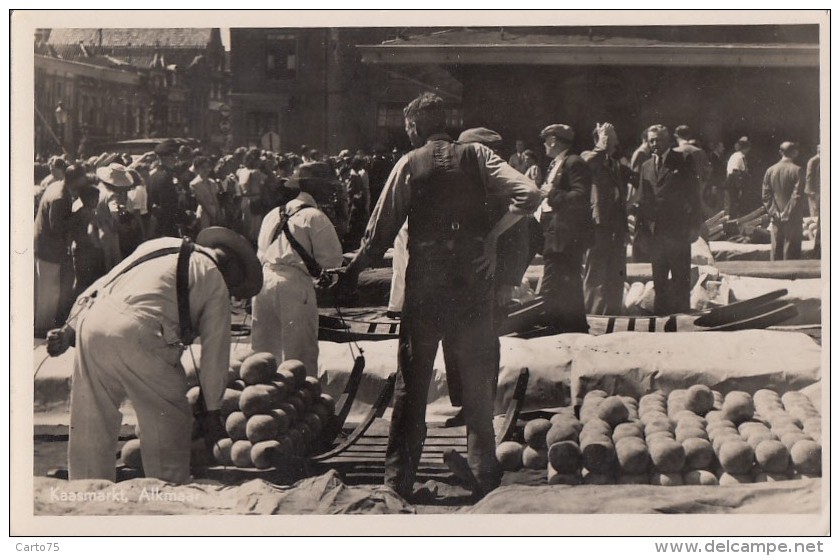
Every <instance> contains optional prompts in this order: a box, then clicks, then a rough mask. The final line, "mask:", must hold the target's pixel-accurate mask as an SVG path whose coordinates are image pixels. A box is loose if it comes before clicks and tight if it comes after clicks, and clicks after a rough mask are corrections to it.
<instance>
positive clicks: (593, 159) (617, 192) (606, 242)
mask: <svg viewBox="0 0 840 556" xmlns="http://www.w3.org/2000/svg"><path fill="white" fill-rule="evenodd" d="M592 135H593V138H594V140H595V148H594V149H593V150H591V151H586V152H584V153H582V154H581V155H580V157H581V158H582V159H583V160H584V161H586V163H587V164H588V165H589V169H590V171H591V172H592V220H593V224H594V232H595V233H594V237H593V241H592V246H591V247H590V248H589V251H588V252H587V254H586V265H585V270H584V275H583V290H584V299H585V301H586V312H587V313H588V314H590V315H620V314H621V309H622V303H621V302H622V297H623V296H624V280H625V276H626V258H627V254H626V251H625V244H626V239H627V211H626V209H625V204H624V200H625V199H626V198H627V183H628V181H629V180H630V175H629V169H626V168H624V167H622V166H621V165H620V164H619V163H618V161H617V160H615V159H614V158H613V153H614V152H615V149H616V146H618V136H617V135H616V133H615V128H614V127H613V125H612V124H609V123H604V124H603V125H596V126H595V130H594V132H593V134H592Z"/></svg>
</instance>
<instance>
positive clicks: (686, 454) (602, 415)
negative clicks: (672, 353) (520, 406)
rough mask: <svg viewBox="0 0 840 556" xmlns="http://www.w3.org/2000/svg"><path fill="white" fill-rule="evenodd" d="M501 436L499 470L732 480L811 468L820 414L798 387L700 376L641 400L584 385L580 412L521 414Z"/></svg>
mask: <svg viewBox="0 0 840 556" xmlns="http://www.w3.org/2000/svg"><path fill="white" fill-rule="evenodd" d="M523 436H524V441H525V444H524V445H522V444H520V443H518V442H503V443H502V444H500V445H499V446H498V448H497V453H496V455H497V457H498V459H499V461H500V463H501V465H502V467H503V468H504V469H505V470H510V471H513V470H517V469H520V468H521V467H525V468H529V469H546V468H547V470H548V482H549V483H550V484H566V485H575V484H652V485H661V486H679V485H731V484H742V483H753V482H767V481H782V480H792V479H802V478H812V477H819V476H820V475H821V470H822V446H821V418H820V414H819V412H818V411H817V410H816V408H815V407H814V405H813V404H812V403H811V401H810V399H809V398H808V397H807V396H805V395H804V394H802V393H800V392H787V393H785V394H783V395H779V394H778V393H777V392H775V391H773V390H768V389H763V390H758V391H757V392H755V393H754V394H752V395H751V394H749V393H747V392H743V391H731V392H729V393H727V394H726V396H723V395H721V393H720V392H717V391H714V390H712V389H710V388H709V387H707V386H704V385H694V386H691V387H690V388H687V389H677V390H673V391H671V392H668V393H665V392H663V391H656V392H651V393H648V394H645V395H643V396H642V397H641V398H640V399H639V400H636V399H635V398H633V397H630V396H610V395H607V393H606V392H604V391H602V390H593V391H590V392H588V393H587V394H586V395H585V396H584V398H583V403H582V405H581V407H580V411H579V418H578V417H576V416H575V415H574V414H573V413H571V412H569V413H559V414H556V415H554V416H553V417H552V418H551V419H550V420H548V419H534V420H532V421H529V422H528V423H527V424H526V426H525V429H524V435H523Z"/></svg>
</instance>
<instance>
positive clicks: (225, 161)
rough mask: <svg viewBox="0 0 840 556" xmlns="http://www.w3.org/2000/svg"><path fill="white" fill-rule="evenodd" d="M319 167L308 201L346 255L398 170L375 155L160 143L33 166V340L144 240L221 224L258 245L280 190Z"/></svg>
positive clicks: (285, 194)
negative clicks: (137, 152)
mask: <svg viewBox="0 0 840 556" xmlns="http://www.w3.org/2000/svg"><path fill="white" fill-rule="evenodd" d="M316 162H317V163H319V164H322V165H323V168H326V169H327V170H328V172H326V173H325V174H324V175H326V176H327V178H328V179H327V180H326V182H325V184H324V186H323V187H321V188H318V189H316V190H314V191H313V195H314V198H313V200H312V203H313V204H314V205H316V206H317V207H318V208H319V209H320V210H321V211H322V212H324V213H325V214H326V215H327V217H328V218H329V220H330V222H331V223H332V225H333V227H334V229H335V232H336V234H337V235H338V237H339V240H340V242H341V249H342V251H344V252H346V251H351V250H353V249H355V248H357V247H358V246H359V243H360V241H361V237H362V235H363V233H364V230H365V226H366V225H367V221H368V217H369V214H370V209H371V202H372V201H371V200H372V199H373V200H374V201H375V199H376V197H375V195H378V192H379V191H381V189H382V185H383V184H384V182H385V179H386V178H387V175H388V173H389V172H390V170H391V167H392V166H393V164H394V158H393V154H392V153H389V152H385V151H384V149H381V148H376V149H375V150H374V152H373V154H372V155H367V154H366V153H365V152H364V151H362V150H359V151H356V153H355V154H351V153H350V151H349V150H343V151H341V152H340V153H339V154H338V155H337V156H326V155H322V154H320V153H319V152H318V151H316V150H314V149H309V148H307V147H306V146H303V147H301V151H300V154H297V153H285V154H280V153H274V152H270V151H263V150H260V149H255V148H252V149H245V148H239V149H236V150H235V151H234V152H233V153H231V154H229V155H226V156H222V157H210V156H207V155H205V154H203V153H202V152H201V151H200V150H199V149H192V148H190V147H187V146H184V145H178V144H177V143H175V142H174V141H165V142H162V143H161V144H160V145H158V147H156V148H155V151H154V152H150V153H146V154H145V155H143V156H139V157H137V156H135V157H132V156H129V155H127V154H120V153H102V154H101V155H100V156H95V157H91V158H90V159H87V160H84V161H82V160H70V161H68V160H67V159H66V158H65V157H60V156H55V157H53V158H51V159H50V160H49V162H48V163H47V164H45V165H44V164H36V166H35V169H36V171H35V174H36V175H35V178H36V181H35V183H36V187H35V245H36V248H35V251H36V274H35V276H36V280H35V283H36V286H37V287H36V301H35V306H36V314H37V315H38V316H37V317H36V324H35V330H36V335H43V334H44V333H45V332H46V331H47V330H49V329H50V328H52V327H53V326H54V324H56V323H58V324H60V323H61V322H62V321H63V319H64V317H66V314H67V311H68V310H69V307H70V305H71V304H72V302H73V300H74V299H75V298H76V297H77V296H78V295H79V293H81V292H82V291H84V289H85V288H87V287H88V286H89V285H90V284H92V283H93V281H94V280H95V279H96V278H98V277H99V276H102V275H103V274H105V273H106V272H108V271H109V270H110V269H112V268H113V267H114V266H116V265H117V264H118V263H119V262H120V261H121V260H123V259H125V257H127V256H128V255H129V254H130V253H132V252H133V251H134V250H135V249H136V248H137V246H138V245H140V244H141V243H143V242H144V241H147V240H149V239H154V238H158V237H191V238H195V237H196V236H197V235H198V233H200V232H201V230H203V229H206V228H209V227H213V226H222V227H225V228H229V229H231V230H233V231H235V232H237V233H239V234H241V235H243V236H245V237H246V238H247V239H248V240H249V241H250V242H251V243H252V244H253V246H254V247H255V248H256V246H257V243H258V238H259V233H260V228H261V224H262V221H263V218H264V217H265V215H266V214H268V213H269V212H270V211H271V210H272V209H275V208H276V207H278V206H281V205H284V204H285V202H286V201H288V200H289V197H290V193H289V191H288V188H286V187H284V185H285V184H287V182H288V180H289V178H291V177H292V175H293V174H294V172H295V170H296V169H297V168H299V167H300V166H301V165H310V164H312V163H316ZM44 174H46V175H44Z"/></svg>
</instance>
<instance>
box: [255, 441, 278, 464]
mask: <svg viewBox="0 0 840 556" xmlns="http://www.w3.org/2000/svg"><path fill="white" fill-rule="evenodd" d="M279 448H280V443H279V442H277V441H276V440H266V441H264V442H257V443H256V444H254V445H253V446H252V447H251V461H252V462H253V463H254V467H256V468H257V469H268V468H269V467H272V466H273V465H274V458H275V457H276V454H277V453H278V452H277V450H278V449H279Z"/></svg>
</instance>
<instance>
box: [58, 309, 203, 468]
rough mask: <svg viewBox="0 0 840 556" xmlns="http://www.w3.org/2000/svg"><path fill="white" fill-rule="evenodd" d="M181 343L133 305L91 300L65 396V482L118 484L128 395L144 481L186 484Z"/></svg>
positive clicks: (187, 421)
mask: <svg viewBox="0 0 840 556" xmlns="http://www.w3.org/2000/svg"><path fill="white" fill-rule="evenodd" d="M180 359H181V348H180V345H179V344H168V343H167V341H166V340H164V338H163V336H162V334H161V326H160V324H159V323H157V322H156V321H154V320H151V319H149V318H148V317H142V318H141V317H139V316H137V315H135V314H133V313H132V310H131V308H130V307H128V306H126V305H123V304H122V303H120V302H117V301H113V300H110V299H107V298H102V299H98V300H96V302H95V303H94V305H93V307H91V308H90V309H89V311H88V313H87V314H86V315H85V316H84V318H83V319H81V322H80V324H79V329H78V330H77V332H76V360H75V367H74V370H73V384H72V387H71V394H70V400H71V401H70V447H69V463H70V466H69V467H70V479H71V480H75V479H106V480H111V481H114V480H115V478H116V459H115V454H116V449H117V441H118V438H119V432H120V424H121V421H122V416H121V414H120V410H119V408H120V404H121V403H122V402H123V400H124V399H125V398H126V397H127V398H128V399H129V400H131V403H132V404H133V406H134V409H135V411H136V412H137V422H138V425H139V432H138V437H139V438H140V451H141V453H142V457H143V470H144V472H145V475H146V477H154V478H157V479H161V480H164V481H170V482H175V483H183V482H186V481H188V480H189V478H190V441H191V432H192V431H191V425H192V414H191V411H190V406H189V403H188V402H187V398H186V392H187V379H186V375H185V373H184V370H183V368H182V367H181V365H180Z"/></svg>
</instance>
